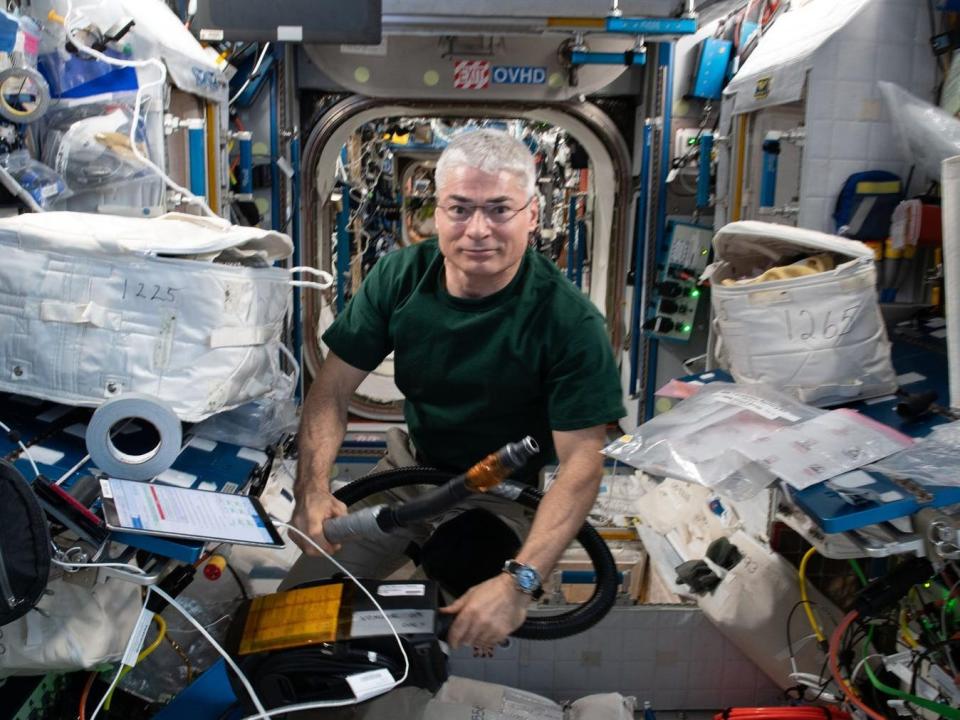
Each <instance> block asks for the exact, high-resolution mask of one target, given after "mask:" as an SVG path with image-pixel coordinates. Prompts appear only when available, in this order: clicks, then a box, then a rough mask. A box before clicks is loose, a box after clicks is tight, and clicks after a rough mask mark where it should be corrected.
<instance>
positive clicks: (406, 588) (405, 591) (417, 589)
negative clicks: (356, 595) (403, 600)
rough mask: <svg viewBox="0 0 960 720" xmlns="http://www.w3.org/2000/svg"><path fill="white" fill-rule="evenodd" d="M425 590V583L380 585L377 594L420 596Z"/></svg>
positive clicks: (385, 595) (384, 595)
mask: <svg viewBox="0 0 960 720" xmlns="http://www.w3.org/2000/svg"><path fill="white" fill-rule="evenodd" d="M426 591H427V586H426V585H415V584H412V583H411V584H406V585H381V586H380V588H379V589H378V590H377V595H380V596H382V597H401V596H402V597H422V596H423V595H424V594H425V593H426Z"/></svg>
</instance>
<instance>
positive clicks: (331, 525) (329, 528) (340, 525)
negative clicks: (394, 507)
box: [323, 505, 387, 545]
mask: <svg viewBox="0 0 960 720" xmlns="http://www.w3.org/2000/svg"><path fill="white" fill-rule="evenodd" d="M386 507H387V506H386V505H374V506H373V507H368V508H363V509H362V510H358V511H357V512H353V513H350V514H349V515H342V516H340V517H335V518H330V519H329V520H325V521H324V523H323V536H324V537H325V538H326V539H327V542H329V543H330V544H332V545H337V544H338V543H342V542H343V541H344V540H347V539H348V538H352V537H358V536H364V537H376V536H386V535H387V533H385V532H384V531H383V530H381V529H380V525H379V524H377V515H379V514H380V511H381V510H383V509H384V508H386Z"/></svg>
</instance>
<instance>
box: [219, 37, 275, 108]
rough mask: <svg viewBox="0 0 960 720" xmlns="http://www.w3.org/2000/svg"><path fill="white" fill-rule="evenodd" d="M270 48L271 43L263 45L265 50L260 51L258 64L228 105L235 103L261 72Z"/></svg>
mask: <svg viewBox="0 0 960 720" xmlns="http://www.w3.org/2000/svg"><path fill="white" fill-rule="evenodd" d="M269 50H270V43H267V44H266V45H264V46H263V50H262V51H261V52H260V57H259V58H258V59H257V62H256V64H255V65H254V66H253V70H251V71H250V74H249V75H247V79H246V80H245V81H244V83H243V85H241V86H240V89H239V90H237V92H236V93H235V94H234V96H233V97H232V98H230V101H229V102H228V103H227V105H228V106H229V105H233V104H234V103H235V102H236V101H237V98H239V97H240V96H241V95H243V91H244V90H246V89H247V87H248V86H249V85H250V83H251V82H253V79H254V78H255V77H256V76H257V73H258V72H260V66H261V65H262V64H263V59H264V58H265V57H266V56H267V52H268V51H269Z"/></svg>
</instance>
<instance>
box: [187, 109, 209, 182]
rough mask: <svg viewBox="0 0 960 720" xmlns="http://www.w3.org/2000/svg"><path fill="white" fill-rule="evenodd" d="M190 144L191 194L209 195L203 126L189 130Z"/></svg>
mask: <svg viewBox="0 0 960 720" xmlns="http://www.w3.org/2000/svg"><path fill="white" fill-rule="evenodd" d="M187 135H188V142H189V144H190V192H192V193H193V194H194V195H196V196H197V197H205V196H206V194H207V157H206V152H205V148H204V144H203V125H200V126H199V127H191V128H189V129H188V130H187Z"/></svg>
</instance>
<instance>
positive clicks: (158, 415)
mask: <svg viewBox="0 0 960 720" xmlns="http://www.w3.org/2000/svg"><path fill="white" fill-rule="evenodd" d="M126 420H136V421H138V422H139V423H140V424H142V423H148V424H150V425H152V426H153V427H154V428H155V429H156V431H157V434H158V435H159V437H160V442H159V444H158V445H157V446H156V447H155V448H154V449H152V450H150V451H149V452H146V453H144V454H142V455H130V454H128V453H125V452H123V451H121V450H120V449H119V448H118V447H117V446H116V445H115V444H114V442H113V438H111V436H110V432H111V430H112V429H113V428H114V427H115V426H116V425H117V424H118V423H123V422H124V421H126ZM86 439H87V452H88V453H90V459H91V460H92V461H93V463H94V464H95V465H96V466H97V467H98V468H99V469H100V470H102V471H103V472H105V473H106V474H107V475H109V476H111V477H115V478H120V479H122V480H150V479H151V478H154V477H156V476H157V475H159V474H160V473H162V472H163V471H164V470H169V469H170V466H171V465H173V463H174V461H175V460H176V459H177V456H178V455H179V454H180V449H181V446H182V444H183V428H182V427H181V426H180V418H178V417H177V416H176V414H175V413H174V412H173V409H172V408H171V407H170V406H169V405H168V404H167V403H165V402H163V401H162V400H159V399H158V398H155V397H152V396H150V395H141V394H138V393H128V394H126V395H122V396H120V397H116V398H113V399H112V400H107V402H105V403H104V404H103V405H101V406H100V407H98V408H97V409H96V411H94V413H93V417H92V418H90V423H89V424H88V425H87V437H86Z"/></svg>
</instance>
